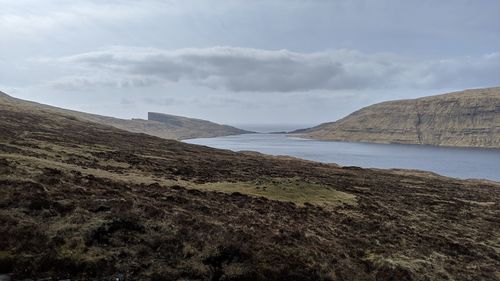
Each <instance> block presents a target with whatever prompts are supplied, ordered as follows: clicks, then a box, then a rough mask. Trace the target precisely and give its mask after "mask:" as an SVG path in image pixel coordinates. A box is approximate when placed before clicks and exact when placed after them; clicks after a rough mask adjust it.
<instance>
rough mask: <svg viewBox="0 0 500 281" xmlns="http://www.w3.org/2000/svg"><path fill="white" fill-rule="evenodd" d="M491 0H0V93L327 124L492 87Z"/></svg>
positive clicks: (498, 77) (494, 21)
mask: <svg viewBox="0 0 500 281" xmlns="http://www.w3.org/2000/svg"><path fill="white" fill-rule="evenodd" d="M499 12H500V1H497V0H440V1H436V0H432V1H431V0H414V1H411V0H408V1H401V0H331V1H327V0H316V1H313V0H309V1H308V0H276V1H273V0H262V1H260V0H252V1H248V0H244V1H243V0H241V1H238V0H232V1H229V0H224V1H222V0H220V1H219V0H198V1H196V0H178V1H177V0H172V1H155V0H151V1H148V0H143V1H129V0H111V1H109V0H108V1H98V0H88V1H83V0H67V1H63V0H44V1H40V0H16V1H12V0H0V90H1V91H4V92H6V93H9V94H11V95H13V96H15V97H19V98H24V99H29V100H34V101H38V102H43V103H48V104H51V105H56V106H61V107H65V108H71V109H76V110H81V111H86V112H92V113H98V114H104V115H110V116H116V117H123V118H131V117H140V118H145V117H146V113H147V112H148V111H157V112H164V113H171V114H177V115H184V116H188V117H197V118H203V119H209V120H212V121H216V122H221V123H226V124H242V123H299V124H315V123H321V122H325V121H333V120H336V119H338V118H340V117H342V116H344V115H346V114H348V113H350V112H352V111H354V110H356V109H359V108H360V107H363V106H366V105H369V104H372V103H375V102H379V101H385V100H391V99H401V98H414V97H420V96H425V95H433V94H438V93H444V92H448V91H453V90H461V89H465V88H477V87H489V86H499V85H500V16H499Z"/></svg>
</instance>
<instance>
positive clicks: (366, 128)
mask: <svg viewBox="0 0 500 281" xmlns="http://www.w3.org/2000/svg"><path fill="white" fill-rule="evenodd" d="M295 133H300V134H302V135H303V136H306V137H310V138H315V139H321V140H335V141H354V142H375V143H403V144H426V145H439V146H462V147H488V148H500V87H497V88H487V89H474V90H465V91H461V92H455V93H450V94H444V95H438V96H430V97H424V98H419V99H413V100H399V101H389V102H383V103H379V104H375V105H372V106H368V107H365V108H363V109H361V110H359V111H356V112H354V113H352V114H351V115H349V116H347V117H345V118H343V119H340V120H339V121H336V122H332V123H324V124H321V125H319V126H316V127H313V128H310V129H306V130H301V131H296V132H295Z"/></svg>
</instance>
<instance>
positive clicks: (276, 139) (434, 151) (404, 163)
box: [186, 134, 500, 181]
mask: <svg viewBox="0 0 500 281" xmlns="http://www.w3.org/2000/svg"><path fill="white" fill-rule="evenodd" d="M186 142H188V143H193V144H201V145H206V146H210V147H215V148H223V149H230V150H234V151H239V150H253V151H258V152H262V153H266V154H272V155H290V156H295V157H299V158H303V159H308V160H314V161H320V162H326V163H337V164H339V165H344V166H360V167H366V168H404V169H418V170H426V171H432V172H436V173H438V174H441V175H445V176H451V177H456V178H462V179H467V178H477V179H489V180H495V181H500V149H480V148H450V147H434V146H420V145H401V144H367V143H348V142H327V141H316V140H307V139H301V138H295V137H289V136H286V135H284V134H247V135H239V136H228V137H219V138H208V139H192V140H187V141H186Z"/></svg>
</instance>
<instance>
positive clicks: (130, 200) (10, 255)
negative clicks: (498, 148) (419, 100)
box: [0, 103, 500, 280]
mask: <svg viewBox="0 0 500 281" xmlns="http://www.w3.org/2000/svg"><path fill="white" fill-rule="evenodd" d="M0 237H2V239H0V274H1V273H4V274H10V276H11V277H12V278H13V279H15V280H17V279H23V278H32V279H42V278H52V280H60V279H71V280H96V279H101V280H111V279H113V280H179V279H182V280H499V279H500V271H499V269H500V184H497V183H492V182H486V181H485V182H482V181H460V180H455V179H451V178H445V177H441V176H438V175H435V174H431V173H424V172H417V171H403V170H391V171H389V170H372V169H360V168H357V167H339V166H336V165H333V164H331V165H328V164H320V163H314V162H309V161H303V160H298V159H294V158H289V157H271V156H265V155H261V154H258V153H251V152H247V153H235V152H231V151H226V150H217V149H211V148H207V147H201V146H196V145H189V144H184V143H180V142H177V141H173V140H165V139H161V138H157V137H152V136H149V135H145V134H134V133H130V132H126V131H122V130H119V129H116V128H113V127H108V126H104V125H100V124H96V123H92V122H89V121H86V120H81V119H79V118H77V117H75V116H71V115H66V114H64V113H60V112H53V111H50V110H47V109H46V108H37V107H29V108H27V107H23V106H22V105H21V104H10V103H0ZM116 278H118V279H116ZM46 280H47V279H46ZM48 280H50V279H48Z"/></svg>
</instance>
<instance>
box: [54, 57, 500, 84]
mask: <svg viewBox="0 0 500 281" xmlns="http://www.w3.org/2000/svg"><path fill="white" fill-rule="evenodd" d="M55 62H56V63H60V64H63V65H65V66H66V67H74V69H75V71H80V72H83V73H80V74H79V76H75V77H63V78H61V79H59V80H58V81H56V82H52V85H53V86H54V87H55V88H60V89H64V88H72V89H76V88H80V87H82V88H85V87H90V86H117V87H139V86H148V85H152V84H157V83H162V82H188V83H192V84H195V85H199V86H204V87H209V88H212V89H222V90H228V91H233V92H299V91H313V90H366V89H397V88H453V87H457V88H461V87H477V86H487V85H498V84H500V81H499V78H498V75H497V74H498V73H500V55H499V53H490V54H486V55H483V56H477V57H459V58H452V59H441V60H412V59H409V58H405V57H401V56H397V55H394V54H365V53H362V52H359V51H355V50H346V49H343V50H334V51H325V52H314V53H298V52H291V51H288V50H262V49H251V48H237V47H212V48H187V49H177V50H161V49H151V48H125V47H114V48H109V49H103V50H99V51H94V52H88V53H82V54H77V55H73V56H69V57H63V58H59V59H56V60H55ZM96 73H98V74H96ZM103 76H104V77H106V78H102V77H103Z"/></svg>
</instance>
